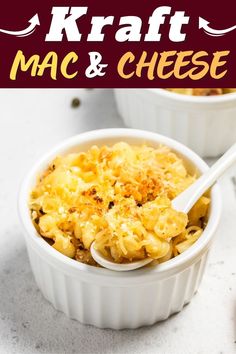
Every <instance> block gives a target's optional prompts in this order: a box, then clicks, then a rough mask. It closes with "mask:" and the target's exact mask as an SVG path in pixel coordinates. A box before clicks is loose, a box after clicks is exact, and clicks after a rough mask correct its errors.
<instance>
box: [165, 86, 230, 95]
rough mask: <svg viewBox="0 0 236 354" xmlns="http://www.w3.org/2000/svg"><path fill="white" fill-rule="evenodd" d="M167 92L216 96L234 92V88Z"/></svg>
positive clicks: (173, 90)
mask: <svg viewBox="0 0 236 354" xmlns="http://www.w3.org/2000/svg"><path fill="white" fill-rule="evenodd" d="M167 90H168V91H171V92H175V93H180V94H183V95H189V96H217V95H224V94H226V93H232V92H236V89H235V88H231V89H230V88H226V89H222V88H182V89H167Z"/></svg>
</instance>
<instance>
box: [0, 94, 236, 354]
mask: <svg viewBox="0 0 236 354" xmlns="http://www.w3.org/2000/svg"><path fill="white" fill-rule="evenodd" d="M74 97H79V98H80V100H81V106H80V107H79V108H71V100H72V99H73V98H74ZM0 108H1V115H0V162H1V165H0V354H13V353H17V354H23V353H24V354H34V353H48V354H49V353H50V354H51V353H58V354H64V353H65V354H72V353H79V354H84V353H87V354H93V353H94V354H95V353H96V354H100V353H101V354H116V353H117V354H123V353H127V354H131V353H132V354H142V353H148V354H149V353H150V354H151V353H153V354H154V353H155V354H159V353H160V354H209V353H210V354H223V353H224V354H233V353H235V352H236V342H235V341H236V320H235V319H236V186H235V185H234V184H233V181H232V177H234V176H236V166H235V167H233V168H231V169H230V171H229V172H228V173H227V175H225V176H224V177H223V178H222V180H221V187H222V191H223V215H222V220H221V224H220V227H219V230H218V235H217V236H218V237H217V239H216V241H215V243H214V245H213V248H212V252H211V254H210V260H209V263H208V266H207V270H206V274H205V276H204V278H203V281H202V284H201V286H200V289H199V292H198V293H197V294H196V296H195V297H194V298H193V300H192V302H191V304H189V305H188V306H186V307H185V308H184V310H183V311H182V312H181V313H179V314H177V315H174V316H172V317H171V318H170V319H168V320H167V321H165V322H162V323H158V324H156V325H154V326H152V327H147V328H140V329H138V330H124V331H113V330H100V329H96V328H93V327H90V326H83V325H81V324H80V323H78V322H76V321H73V320H70V319H68V318H66V316H65V315H64V314H62V313H59V312H57V311H56V310H54V308H53V307H52V306H51V305H50V304H49V303H48V302H47V301H46V300H45V299H44V298H43V296H42V295H41V293H40V292H39V290H38V289H37V286H36V284H35V282H34V279H33V276H32V273H31V270H30V265H29V261H28V258H27V253H26V248H25V244H24V240H23V236H22V231H21V227H20V225H19V220H18V216H17V205H16V203H17V191H18V188H19V184H20V181H21V179H22V177H23V176H24V174H25V173H26V172H27V170H28V169H29V168H30V166H31V164H32V163H33V162H34V161H35V160H36V159H37V158H38V157H39V156H40V155H41V154H42V153H44V152H45V151H46V150H48V149H49V148H50V147H52V146H53V145H55V143H57V142H59V141H60V140H62V139H64V138H66V137H69V136H71V135H74V134H76V133H79V132H82V131H85V130H89V129H96V128H105V127H121V126H123V123H122V121H121V119H120V118H119V116H118V113H117V111H116V107H115V103H114V98H113V93H112V91H109V90H42V91H40V90H11V91H7V90H0Z"/></svg>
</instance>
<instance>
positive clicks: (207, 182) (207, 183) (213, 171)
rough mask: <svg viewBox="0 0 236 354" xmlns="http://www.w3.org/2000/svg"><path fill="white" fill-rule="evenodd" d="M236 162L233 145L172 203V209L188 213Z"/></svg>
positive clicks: (235, 151) (235, 145)
mask: <svg viewBox="0 0 236 354" xmlns="http://www.w3.org/2000/svg"><path fill="white" fill-rule="evenodd" d="M235 161H236V144H234V145H233V146H232V147H231V148H230V149H229V150H228V151H227V152H226V153H225V154H224V155H223V156H222V157H221V158H220V159H219V160H218V161H217V162H216V163H215V164H214V165H213V166H212V167H211V168H210V169H209V170H208V171H207V172H205V173H204V174H203V175H202V176H201V177H199V178H198V179H197V180H196V182H194V183H193V184H192V185H191V186H190V187H189V188H187V189H186V190H185V191H184V192H182V193H181V194H180V195H179V196H177V197H176V198H175V199H174V200H173V201H172V207H173V208H174V209H176V210H178V211H182V212H184V213H188V212H189V211H190V209H191V208H192V207H193V205H194V204H195V203H196V202H197V200H198V199H199V198H200V197H201V196H202V195H203V194H204V193H205V192H206V191H207V190H208V189H209V188H210V187H211V186H212V185H213V184H214V183H215V182H216V180H217V179H218V178H219V177H220V176H221V175H222V174H223V173H224V172H225V170H227V169H228V168H229V167H230V166H231V165H232V164H233V163H234V162H235Z"/></svg>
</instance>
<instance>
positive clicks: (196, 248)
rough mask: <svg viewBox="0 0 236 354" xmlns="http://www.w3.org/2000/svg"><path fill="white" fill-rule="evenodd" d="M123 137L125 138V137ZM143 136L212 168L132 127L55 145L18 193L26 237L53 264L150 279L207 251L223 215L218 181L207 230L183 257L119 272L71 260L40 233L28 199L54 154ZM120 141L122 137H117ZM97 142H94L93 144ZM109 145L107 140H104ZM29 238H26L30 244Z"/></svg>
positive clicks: (84, 135)
mask: <svg viewBox="0 0 236 354" xmlns="http://www.w3.org/2000/svg"><path fill="white" fill-rule="evenodd" d="M121 137H122V138H121ZM118 138H119V141H121V140H122V139H123V140H124V141H125V139H132V138H133V139H140V141H146V142H147V143H150V145H151V144H152V143H153V144H163V145H167V146H169V147H170V148H171V149H173V150H175V151H176V152H177V154H178V153H179V154H181V155H183V156H185V157H186V159H188V160H189V161H190V162H191V163H193V164H194V165H195V166H196V167H197V168H198V169H199V171H200V172H205V171H207V169H208V168H209V167H208V165H207V164H206V163H205V162H204V161H203V160H202V159H201V158H200V157H199V156H198V155H197V154H196V153H195V152H193V151H192V150H190V149H189V148H188V147H186V146H185V145H183V144H181V143H179V142H177V141H175V140H173V139H171V138H168V137H165V136H163V135H159V134H156V133H153V132H149V131H145V130H136V129H129V128H109V129H99V130H92V131H87V132H84V133H81V134H78V135H75V136H72V137H70V138H68V139H66V140H64V141H63V142H62V143H60V144H58V145H56V146H55V147H54V148H52V149H50V150H49V152H47V153H46V154H44V155H43V156H42V157H41V159H39V160H38V161H37V162H36V163H35V164H34V165H33V167H32V168H31V169H30V171H29V172H28V174H27V175H26V177H25V178H24V180H23V183H22V185H21V188H20V191H19V196H18V213H19V217H20V220H21V223H22V225H23V229H24V231H25V232H24V235H25V238H28V239H29V241H30V243H31V245H33V246H34V248H35V249H37V250H38V252H41V251H42V253H43V254H44V257H45V256H46V257H48V258H47V260H48V261H50V260H51V262H53V263H55V262H56V263H57V265H60V266H61V267H62V268H66V269H67V271H68V269H69V270H71V271H72V270H73V272H78V271H79V272H80V273H81V272H83V273H86V274H87V275H97V276H99V277H106V278H107V277H110V278H111V279H122V280H130V279H132V278H135V279H138V281H140V280H141V278H142V279H145V278H146V279H147V277H148V276H149V278H150V277H151V276H152V277H153V276H154V277H155V278H156V277H158V276H161V275H163V274H166V272H169V273H170V272H177V271H178V270H180V269H185V268H186V264H189V263H192V261H193V259H195V258H196V257H197V256H198V255H199V254H200V253H201V252H203V251H204V250H205V249H206V248H207V247H208V244H209V243H210V242H211V239H212V237H213V235H214V232H215V230H216V228H217V225H218V222H219V219H220V214H221V197H220V191H219V187H218V184H217V183H216V184H215V185H214V186H213V187H212V189H211V210H210V215H209V220H208V223H207V226H206V228H205V229H204V231H203V234H202V236H203V235H204V237H202V236H201V237H200V238H199V239H198V240H197V241H196V242H195V243H194V244H193V245H192V246H191V247H190V248H189V249H188V250H186V251H185V252H183V253H182V254H180V255H179V256H177V257H175V258H172V259H171V260H169V261H167V262H164V263H162V264H159V265H155V266H150V267H143V268H140V269H137V270H133V271H128V272H115V271H112V270H108V269H104V268H97V267H94V266H90V265H86V264H83V263H80V262H78V261H75V260H74V259H70V258H69V257H67V256H65V255H63V254H61V253H60V252H58V251H57V250H55V249H54V248H53V247H51V246H50V245H49V244H48V243H47V242H45V240H44V239H43V238H42V237H41V236H40V235H39V234H38V233H37V231H36V229H35V227H34V226H33V223H32V221H31V218H30V213H29V208H28V198H29V192H30V189H31V188H32V187H31V186H32V184H33V181H35V178H36V177H37V176H38V174H39V172H40V171H42V170H43V169H45V167H46V166H47V165H48V164H49V162H50V161H52V159H53V157H55V156H57V155H58V154H62V153H63V152H67V151H68V150H69V149H72V148H75V147H76V146H78V147H79V145H80V144H85V143H86V144H89V142H90V141H93V140H97V142H99V140H101V141H102V140H103V139H104V140H105V139H106V140H108V139H114V140H115V139H118ZM117 141H118V140H117ZM92 144H94V142H91V145H92ZM104 144H105V143H104ZM27 241H28V240H26V243H28V242H27Z"/></svg>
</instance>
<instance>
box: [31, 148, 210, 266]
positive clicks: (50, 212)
mask: <svg viewBox="0 0 236 354" xmlns="http://www.w3.org/2000/svg"><path fill="white" fill-rule="evenodd" d="M194 180H195V177H194V176H192V175H190V174H189V173H188V172H187V171H186V169H185V167H184V164H183V161H182V160H181V159H180V158H179V157H178V156H177V155H176V154H175V153H173V152H172V151H170V149H169V148H167V147H165V146H160V147H158V148H152V147H149V146H146V145H142V146H131V145H128V144H126V143H124V142H120V143H117V144H115V145H113V146H112V147H108V146H103V147H101V148H98V147H97V146H93V147H91V148H90V149H89V151H88V152H87V153H84V152H79V153H72V154H68V155H66V156H62V157H57V158H56V159H55V160H54V161H53V162H52V164H51V165H50V166H49V168H48V169H47V170H46V171H45V172H44V174H43V175H42V176H41V177H40V178H39V180H38V182H37V184H36V186H35V188H34V189H33V191H32V193H31V197H30V209H31V216H32V220H33V223H34V225H35V227H36V229H37V231H38V232H39V234H40V235H41V236H43V237H44V238H46V239H47V240H51V243H52V247H54V248H55V249H56V250H58V251H59V252H61V253H63V254H64V255H66V256H68V257H71V258H75V259H77V260H78V261H80V262H85V263H88V264H92V265H94V261H93V260H92V258H91V255H90V252H89V249H90V246H91V244H92V242H94V241H95V247H96V248H97V249H98V250H99V251H100V252H102V253H103V254H104V255H105V256H107V257H111V258H112V259H113V260H114V261H115V262H127V261H132V260H138V259H143V258H146V257H147V256H148V257H151V258H153V259H156V260H158V262H163V261H166V260H168V259H170V258H172V257H174V256H177V255H178V254H179V253H182V252H184V251H185V250H186V249H187V248H188V247H190V246H191V245H192V244H193V243H194V242H195V241H196V240H197V239H198V238H199V237H200V235H201V233H202V230H203V227H204V220H205V219H206V215H207V211H208V206H209V199H208V198H207V197H202V198H200V199H199V201H198V202H197V203H196V205H195V206H194V207H193V209H192V210H191V211H190V213H189V215H186V214H184V213H181V212H178V211H176V210H174V209H172V207H171V200H172V199H173V198H175V197H176V196H177V195H178V194H179V193H181V192H182V191H183V190H184V189H186V188H187V187H188V186H189V185H190V184H192V183H193V181H194Z"/></svg>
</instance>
